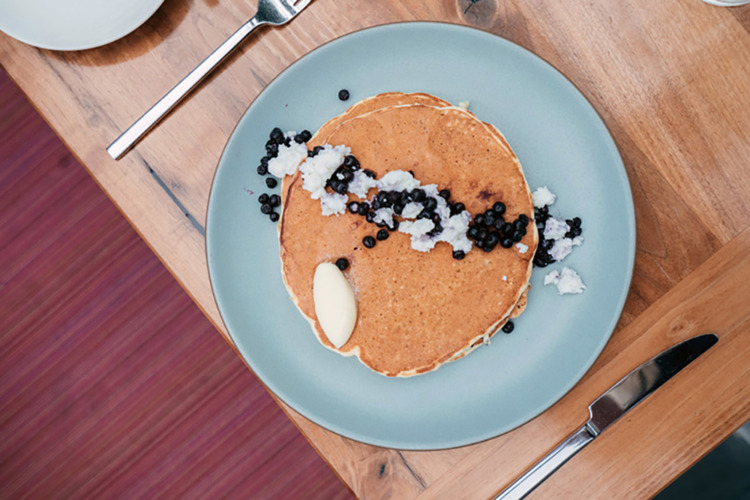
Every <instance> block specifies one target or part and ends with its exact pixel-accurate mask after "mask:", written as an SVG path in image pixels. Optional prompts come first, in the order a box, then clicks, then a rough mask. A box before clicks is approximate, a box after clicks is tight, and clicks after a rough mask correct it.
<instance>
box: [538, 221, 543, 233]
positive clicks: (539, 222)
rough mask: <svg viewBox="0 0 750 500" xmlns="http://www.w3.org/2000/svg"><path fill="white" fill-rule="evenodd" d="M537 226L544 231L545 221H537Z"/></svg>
mask: <svg viewBox="0 0 750 500" xmlns="http://www.w3.org/2000/svg"><path fill="white" fill-rule="evenodd" d="M536 228H537V229H538V230H540V231H544V222H542V221H540V220H538V221H536Z"/></svg>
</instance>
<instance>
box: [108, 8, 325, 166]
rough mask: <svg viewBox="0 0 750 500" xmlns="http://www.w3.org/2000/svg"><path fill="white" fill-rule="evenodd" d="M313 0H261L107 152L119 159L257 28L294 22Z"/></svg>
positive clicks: (116, 140)
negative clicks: (250, 12) (249, 15)
mask: <svg viewBox="0 0 750 500" xmlns="http://www.w3.org/2000/svg"><path fill="white" fill-rule="evenodd" d="M311 1H312V0H259V2H258V11H257V12H256V13H255V16H253V18H252V19H250V20H249V21H248V22H246V23H245V24H243V25H242V26H241V27H240V29H238V30H237V31H235V32H234V34H233V35H232V36H230V37H229V38H227V40H226V41H225V42H224V43H222V44H221V45H220V46H219V48H217V49H216V50H214V51H213V52H211V54H210V55H209V56H208V57H207V58H205V59H204V60H203V62H202V63H200V64H199V65H198V66H197V67H196V68H195V69H194V70H193V71H191V72H190V73H188V75H187V76H186V77H185V78H183V79H182V80H181V81H180V83H178V84H177V85H175V86H174V87H173V88H172V90H170V91H169V92H167V94H166V95H165V96H164V97H162V98H161V99H159V101H158V102H157V103H156V104H154V105H153V106H152V107H151V109H149V110H148V111H146V112H145V113H144V114H143V116H141V117H140V118H138V120H136V121H135V123H133V124H132V125H131V126H130V127H128V129H127V130H126V131H125V132H123V133H122V135H120V137H118V138H117V139H115V141H114V142H113V143H112V144H110V145H109V146H108V147H107V152H108V153H109V155H110V156H111V157H112V158H114V159H115V160H119V159H120V158H122V156H123V155H124V154H125V153H127V152H128V151H129V150H130V148H132V147H133V146H134V145H135V144H136V143H137V142H138V141H139V140H141V138H142V137H143V136H144V135H146V134H147V133H148V131H149V130H151V129H152V128H153V127H154V126H155V125H156V124H157V123H159V121H161V119H162V118H164V116H166V115H167V113H169V112H170V111H171V110H172V108H174V107H175V106H176V105H177V103H179V102H180V101H181V100H182V99H183V98H184V97H185V96H186V95H188V94H189V93H190V91H191V90H193V89H194V88H195V87H196V86H197V85H198V84H199V83H200V82H201V81H202V80H203V79H204V78H206V77H207V76H208V75H209V74H210V73H211V71H213V70H214V68H216V66H218V65H219V63H220V62H221V61H223V60H224V59H225V58H226V57H227V56H228V55H229V54H230V53H231V52H232V51H233V50H234V49H236V48H237V47H238V46H239V45H240V44H241V43H242V42H243V41H244V40H245V39H246V38H247V37H248V36H250V33H252V32H253V31H254V30H255V28H257V27H258V26H262V25H264V24H272V25H274V26H278V25H280V24H284V23H286V22H289V21H291V20H292V19H293V18H294V16H296V15H297V14H299V13H300V12H301V11H302V9H304V8H305V7H307V5H308V4H309V3H310V2H311Z"/></svg>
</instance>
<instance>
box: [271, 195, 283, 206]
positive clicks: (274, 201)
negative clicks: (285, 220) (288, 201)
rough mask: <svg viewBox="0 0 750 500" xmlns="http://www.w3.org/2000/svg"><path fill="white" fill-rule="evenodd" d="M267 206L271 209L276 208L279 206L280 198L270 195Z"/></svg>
mask: <svg viewBox="0 0 750 500" xmlns="http://www.w3.org/2000/svg"><path fill="white" fill-rule="evenodd" d="M268 204H269V205H271V206H272V207H278V206H279V205H281V197H280V196H279V195H278V194H272V195H271V196H269V197H268Z"/></svg>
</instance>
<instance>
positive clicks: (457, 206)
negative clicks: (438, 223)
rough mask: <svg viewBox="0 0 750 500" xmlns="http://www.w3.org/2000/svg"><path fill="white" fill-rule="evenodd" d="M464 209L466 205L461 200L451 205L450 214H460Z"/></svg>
mask: <svg viewBox="0 0 750 500" xmlns="http://www.w3.org/2000/svg"><path fill="white" fill-rule="evenodd" d="M464 210H466V205H464V204H463V203H461V202H459V203H454V204H453V205H451V215H456V214H460V213H461V212H463V211H464Z"/></svg>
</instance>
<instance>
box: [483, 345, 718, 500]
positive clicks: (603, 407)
mask: <svg viewBox="0 0 750 500" xmlns="http://www.w3.org/2000/svg"><path fill="white" fill-rule="evenodd" d="M718 340H719V337H717V336H716V335H714V334H713V333H707V334H704V335H698V336H697V337H693V338H691V339H688V340H686V341H684V342H680V343H679V344H676V345H674V346H672V347H670V348H669V349H667V350H666V351H664V352H662V353H661V354H658V355H657V356H655V357H653V358H651V359H650V360H648V361H646V362H645V363H643V364H642V365H640V366H639V367H638V368H636V369H635V370H633V371H632V372H630V373H628V374H627V375H625V377H623V378H622V379H621V380H620V381H619V382H617V383H616V384H615V385H613V386H612V387H610V388H609V390H607V392H605V393H604V394H602V395H601V396H599V397H598V398H597V399H596V400H594V402H593V403H591V404H590V405H589V419H588V421H587V422H586V424H585V425H584V426H583V427H581V428H580V429H579V430H578V431H577V432H575V433H574V434H573V435H571V436H570V437H568V438H567V439H566V440H565V441H564V442H563V443H562V444H560V445H559V446H558V447H557V448H555V449H554V450H552V451H551V452H550V453H549V454H548V455H547V456H546V457H544V458H543V459H542V460H540V461H539V462H538V463H537V464H536V465H535V466H534V467H532V468H531V469H530V470H529V471H528V472H526V473H525V474H524V475H523V476H521V477H520V478H519V479H518V480H517V481H516V482H514V483H513V484H512V485H510V486H509V487H508V488H507V489H505V490H504V491H502V492H501V493H500V494H499V495H498V496H496V497H495V500H515V499H521V498H524V497H525V496H526V495H528V494H529V493H531V492H532V491H533V490H534V488H536V487H537V486H539V484H541V483H542V481H544V480H545V479H547V478H548V477H549V476H550V475H551V474H552V473H553V472H555V471H556V470H557V469H559V468H560V467H561V466H562V465H563V464H564V463H565V462H567V461H568V460H570V458H571V457H572V456H573V455H575V454H576V453H578V452H579V451H580V450H581V449H582V448H583V447H585V446H586V445H587V444H589V443H590V442H591V441H593V440H594V439H595V438H596V437H597V436H598V435H599V434H601V433H602V432H603V431H604V430H605V429H607V428H608V427H609V426H611V425H612V424H614V423H615V422H616V421H617V420H618V419H619V418H620V417H622V416H623V415H624V414H626V413H627V412H628V411H630V410H631V409H633V407H635V406H636V405H637V404H638V403H640V402H641V401H643V400H644V399H645V398H646V397H648V395H649V394H651V393H652V392H654V391H655V390H656V389H658V388H659V387H661V386H662V385H663V384H664V383H665V382H666V381H667V380H669V379H670V378H672V377H673V376H674V375H675V374H677V372H679V371H680V370H682V369H683V368H685V367H686V366H687V365H689V364H690V363H692V362H693V361H694V360H695V359H696V358H697V357H698V356H700V355H701V354H703V353H704V352H706V351H707V350H708V349H709V348H710V347H711V346H712V345H714V344H715V343H716V342H718Z"/></svg>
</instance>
